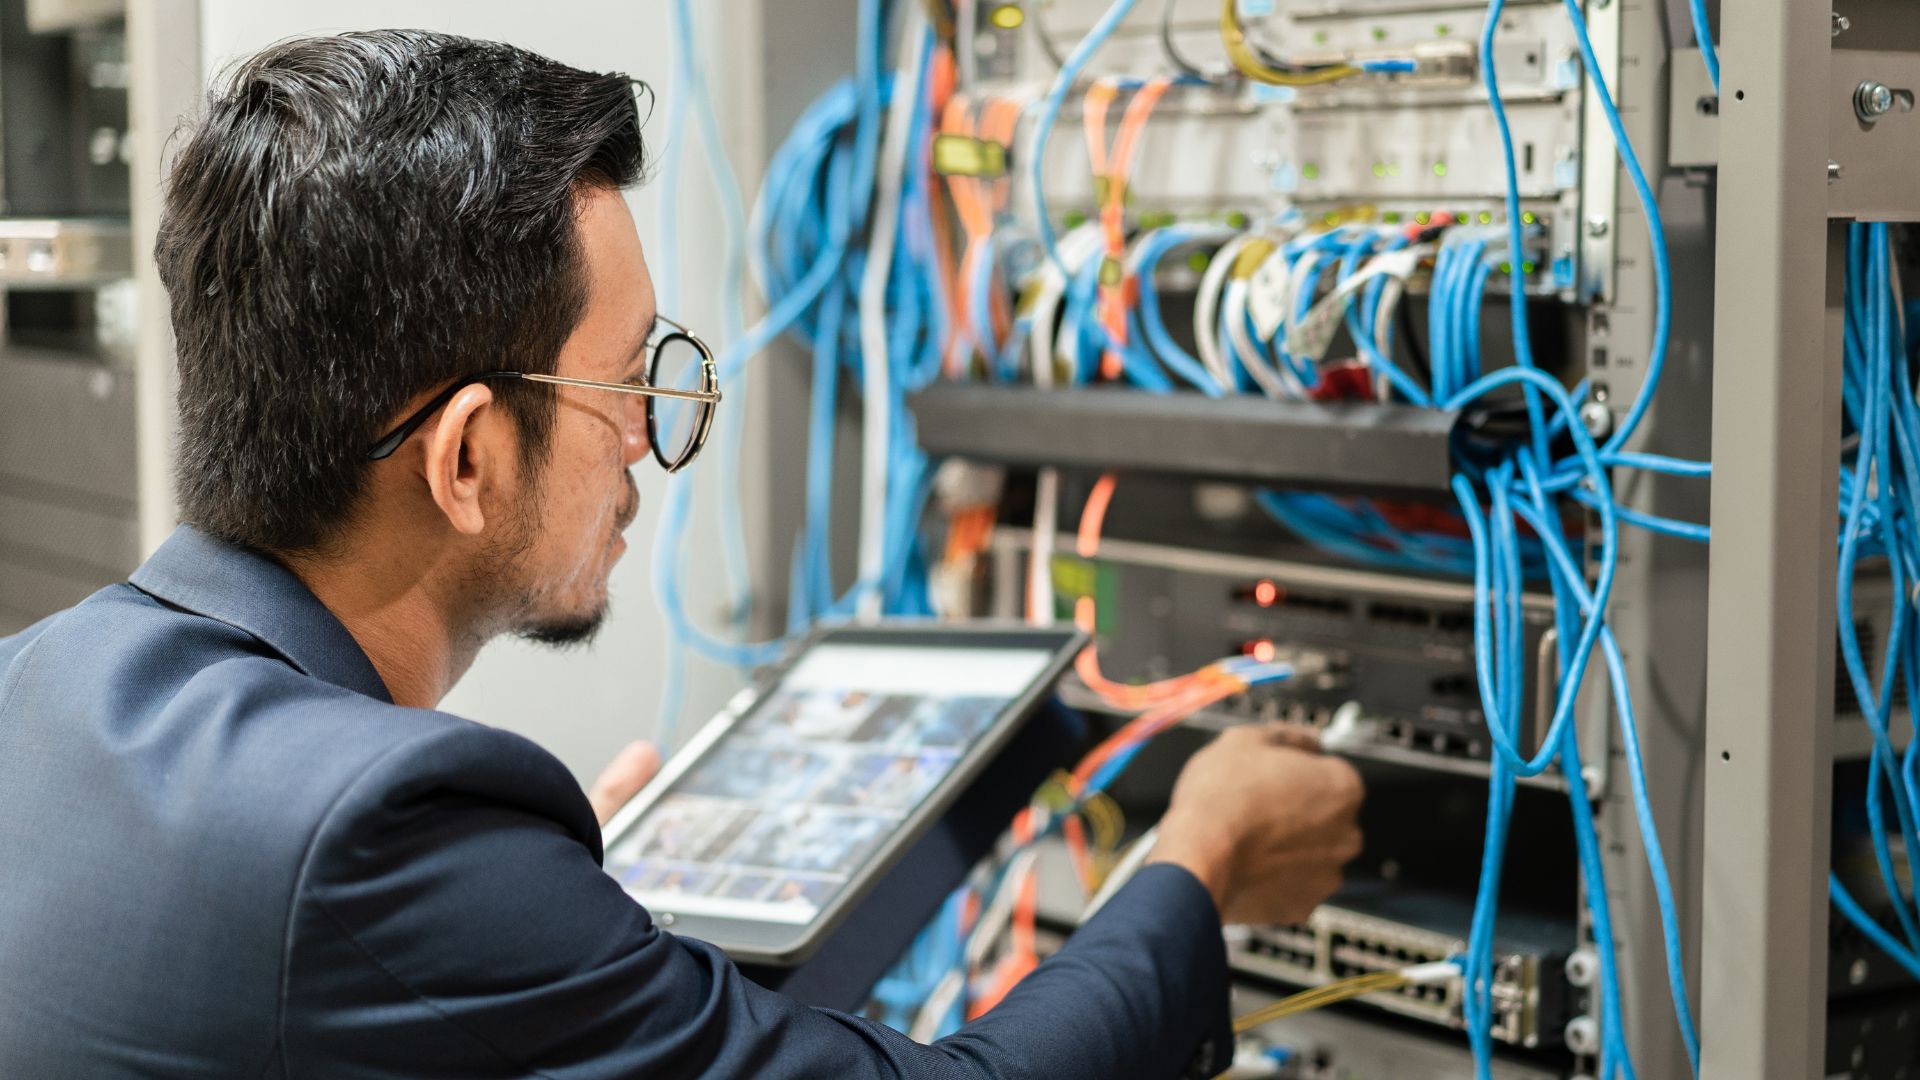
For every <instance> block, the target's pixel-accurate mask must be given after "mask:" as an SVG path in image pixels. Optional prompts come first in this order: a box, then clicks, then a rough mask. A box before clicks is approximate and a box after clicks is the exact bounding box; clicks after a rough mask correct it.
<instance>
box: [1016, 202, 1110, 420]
mask: <svg viewBox="0 0 1920 1080" xmlns="http://www.w3.org/2000/svg"><path fill="white" fill-rule="evenodd" d="M1102 242H1103V241H1102V239H1101V234H1100V227H1099V226H1098V225H1092V224H1088V225H1082V226H1080V227H1079V228H1078V229H1075V230H1074V231H1072V232H1070V233H1068V234H1067V235H1066V237H1065V238H1063V239H1062V240H1061V241H1060V261H1061V262H1062V263H1064V264H1065V265H1066V269H1067V273H1065V274H1063V273H1061V272H1060V267H1058V266H1055V265H1054V264H1053V260H1052V259H1046V260H1043V261H1042V262H1041V263H1040V269H1039V271H1038V273H1039V274H1040V285H1039V290H1038V292H1036V293H1035V294H1034V302H1033V331H1032V334H1031V336H1030V343H1031V344H1032V347H1033V361H1032V367H1033V384H1034V385H1035V386H1038V387H1042V388H1046V387H1051V386H1052V385H1053V364H1054V356H1053V342H1054V338H1055V336H1056V335H1057V334H1059V332H1060V329H1061V328H1060V327H1059V326H1057V325H1055V323H1054V320H1055V318H1056V317H1057V316H1058V315H1059V313H1060V301H1061V300H1062V299H1063V298H1064V297H1065V296H1066V292H1067V284H1068V280H1069V278H1068V275H1070V274H1075V273H1078V272H1079V270H1080V267H1081V266H1082V265H1083V264H1084V263H1085V262H1086V259H1087V257H1088V256H1089V255H1091V254H1092V253H1093V252H1094V250H1095V249H1096V248H1098V247H1099V245H1100V244H1101V243H1102Z"/></svg>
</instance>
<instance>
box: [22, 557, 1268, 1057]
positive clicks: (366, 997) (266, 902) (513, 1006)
mask: <svg viewBox="0 0 1920 1080" xmlns="http://www.w3.org/2000/svg"><path fill="white" fill-rule="evenodd" d="M600 855H601V850H600V830H599V827H598V826H597V824H596V823H595V821H594V817H593V812H592V810H591V808H590V807H589V806H588V804H587V800H586V797H585V796H584V795H583V794H582V793H581V790H580V787H579V785H578V784H577V783H576V782H575V781H574V779H573V777H572V775H571V774H569V773H568V771H567V770H566V768H564V767H563V766H562V765H561V764H560V762H559V761H558V760H556V759H555V758H554V757H553V756H552V755H550V754H548V753H547V752H545V751H544V750H542V749H540V748H539V747H538V746H536V745H534V744H533V743H531V742H528V741H527V740H525V739H523V738H520V737H518V736H516V735H512V734H509V733H507V732H504V731H498V730H495V729H493V728H489V727H486V726H483V725H481V724H476V723H473V722H471V721H467V720H462V719H460V718H458V717H454V716H449V715H447V714H445V713H440V712H435V711H431V710H426V709H406V708H401V707H399V706H396V705H394V704H392V702H391V701H390V699H389V698H388V696H387V691H386V687H385V686H384V685H383V684H382V682H381V680H380V677H379V675H378V674H377V673H376V672H375V671H374V668H373V665H372V663H371V662H369V661H368V659H367V657H366V655H365V654H364V653H363V652H361V650H360V649H359V647H358V646H357V645H356V644H355V642H354V640H353V638H352V637H351V636H349V635H348V633H347V631H346V629H345V628H344V627H343V626H341V624H340V623H339V621H338V620H336V619H335V618H334V617H333V616H332V615H331V614H330V613H329V612H328V611H327V609H326V608H325V607H323V606H322V605H321V604H320V602H319V601H318V600H317V599H316V598H315V597H314V596H313V594H312V593H310V592H309V591H307V589H306V588H305V587H303V586H302V585H301V584H300V582H299V581H298V580H297V579H296V578H295V577H294V576H293V575H292V574H290V573H288V572H287V571H286V570H285V569H283V568H282V567H280V566H279V565H278V564H276V563H274V562H273V561H271V560H269V559H266V558H263V557H261V556H259V555H257V554H252V553H249V552H246V551H243V550H240V549H237V548H235V547H232V546H230V545H227V544H224V543H222V542H219V541H217V540H214V539H212V538H210V537H208V536H207V535H205V534H203V533H200V532H197V531H195V530H193V529H191V528H183V529H181V530H180V531H179V532H177V533H176V534H175V535H174V536H173V537H172V538H171V539H170V540H168V541H167V543H166V545H165V546H164V547H162V548H161V549H160V551H159V552H158V553H156V554H155V555H154V557H153V558H152V559H151V560H150V561H148V562H147V564H146V565H145V566H143V567H141V568H140V570H139V571H138V572H137V573H135V574H134V575H133V577H132V579H131V582H130V583H128V584H122V585H115V586H112V587H110V588H107V589H105V590H103V591H101V592H99V593H97V594H96V595H94V596H93V597H91V598H89V599H88V600H86V601H85V602H83V603H81V604H80V605H78V606H77V607H74V608H71V609H69V610H67V611H65V612H62V613H60V614H58V615H55V616H53V617H51V618H49V619H46V620H44V621H42V622H40V623H39V624H37V625H35V626H33V627H31V628H29V629H28V630H27V631H25V632H24V633H22V634H20V635H17V636H15V637H12V638H7V639H0V1077H19V1078H23V1080H27V1078H31V1080H38V1078H41V1077H68V1076H86V1077H134V1076H139V1077H155V1076H167V1077H193V1078H196V1080H204V1078H209V1077H327V1078H333V1077H408V1078H416V1077H461V1078H478V1077H525V1076H544V1077H555V1078H589V1077H663V1078H664V1077H715V1078H717V1077H834V1078H840V1077H846V1078H867V1077H873V1078H880V1077H927V1078H942V1080H961V1078H974V1077H982V1078H984V1077H1032V1078H1035V1080H1041V1078H1044V1080H1088V1078H1095V1080H1097V1078H1104V1077H1130V1078H1131V1077H1141V1078H1156V1077H1168V1078H1172V1077H1176V1076H1181V1075H1183V1074H1184V1075H1189V1076H1211V1075H1213V1074H1214V1073H1215V1072H1217V1071H1218V1070H1219V1068H1221V1067H1224V1065H1225V1064H1226V1058H1227V1057H1228V1056H1229V1055H1230V1053H1231V1045H1230V1043H1231V1038H1230V1036H1229V1034H1228V1032H1227V1026H1226V1025H1227V971H1226V959H1225V954H1224V948H1223V945H1222V943H1221V937H1220V925H1219V921H1218V916H1217V914H1216V913H1215V911H1214V909H1213V904H1212V901H1211V899H1210V898H1209V897H1208V895H1207V893H1206V891H1205V890H1204V889H1203V888H1202V887H1201V886H1200V884H1199V882H1197V881H1196V880H1195V879H1194V878H1193V877H1192V876H1191V875H1189V874H1187V873H1186V872H1185V871H1183V870H1180V869H1177V868H1174V867H1168V866H1155V867H1148V868H1147V869H1146V871H1144V872H1143V873H1142V874H1141V875H1140V876H1139V877H1138V878H1136V879H1135V880H1134V881H1133V882H1132V883H1131V884H1129V885H1128V886H1127V887H1126V888H1125V889H1123V890H1122V891H1121V892H1120V894H1119V895H1118V896H1117V897H1115V898H1114V900H1113V901H1112V902H1111V903H1110V904H1109V905H1108V906H1107V907H1106V908H1105V909H1104V910H1103V911H1102V912H1101V913H1100V915H1099V916H1098V917H1096V918H1095V919H1093V920H1092V921H1091V922H1090V923H1088V925H1087V926H1086V927H1084V928H1083V929H1082V930H1081V931H1080V932H1079V933H1078V934H1076V935H1075V936H1074V938H1073V940H1072V941H1071V943H1069V944H1068V945H1067V946H1066V947H1065V948H1064V949H1063V950H1062V951H1061V952H1060V953H1059V954H1057V955H1056V956H1054V957H1053V958H1051V959H1050V960H1048V961H1047V962H1046V963H1044V964H1042V965H1041V966H1040V968H1039V970H1038V971H1036V972H1034V973H1033V974H1032V975H1031V976H1030V977H1029V978H1028V979H1027V980H1026V981H1025V982H1023V983H1022V984H1021V985H1020V986H1019V988H1018V989H1017V990H1015V991H1014V992H1013V993H1012V994H1011V995H1009V996H1008V997H1007V999H1006V1000H1005V1002H1004V1003H1003V1004H1002V1005H1001V1006H1000V1007H999V1008H997V1009H995V1010H994V1011H993V1012H992V1013H991V1014H989V1015H988V1016H987V1017H985V1018H983V1019H981V1020H980V1021H978V1022H976V1023H974V1024H971V1025H969V1026H968V1027H967V1028H966V1029H965V1030H963V1031H961V1032H960V1033H959V1034H957V1035H955V1036H953V1037H951V1038H948V1039H944V1040H941V1041H940V1042H938V1043H935V1044H933V1045H931V1046H922V1045H918V1044H916V1043H914V1042H912V1041H911V1040H909V1039H907V1038H905V1037H904V1036H902V1035H899V1034H897V1033H895V1032H893V1031H891V1030H889V1029H887V1028H885V1027H882V1026H880V1025H878V1024H874V1023H870V1022H868V1021H865V1020H862V1019H859V1018H856V1017H852V1016H848V1015H844V1014H840V1013H834V1012H829V1011H825V1010H819V1009H811V1008H807V1007H805V1006H802V1005H799V1004H798V1003H796V1002H794V1001H792V1000H790V999H788V998H785V997H782V996H780V995H778V994H775V993H772V992H770V991H767V990H765V989H762V988H760V987H758V986H756V985H755V984H753V983H751V982H749V981H748V980H747V979H745V978H743V977H742V976H741V975H740V974H739V973H738V972H737V971H736V970H735V969H734V967H733V965H732V964H731V963H730V962H729V961H728V960H727V958H726V957H725V956H724V955H722V954H721V953H720V952H719V950H717V949H715V948H713V947H712V946H709V945H706V944H704V943H701V942H698V941H693V940H689V939H687V938H683V937H678V936H676V935H673V934H670V933H666V932H664V931H662V930H661V929H660V928H659V927H657V926H655V925H654V923H653V921H652V920H651V919H650V918H649V917H648V915H647V912H646V910H645V909H643V908H641V907H640V906H639V905H638V904H636V903H634V902H633V900H632V899H630V898H629V897H628V896H627V895H626V893H624V892H623V891H622V890H621V889H620V887H619V885H618V884H616V883H615V882H614V881H613V879H611V878H610V877H608V876H607V875H606V874H605V873H603V872H602V871H601V869H600Z"/></svg>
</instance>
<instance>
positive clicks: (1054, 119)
mask: <svg viewBox="0 0 1920 1080" xmlns="http://www.w3.org/2000/svg"><path fill="white" fill-rule="evenodd" d="M1138 2H1139V0H1114V2H1113V5H1112V6H1111V7H1109V8H1107V11H1106V14H1104V15H1102V16H1100V21H1099V22H1097V23H1095V24H1093V29H1091V30H1089V31H1087V36H1086V37H1083V38H1081V39H1080V43H1079V44H1078V45H1075V46H1074V47H1073V51H1072V52H1071V53H1069V54H1067V58H1066V60H1065V61H1064V62H1062V63H1061V65H1060V71H1059V73H1058V74H1057V75H1055V76H1054V79H1053V85H1052V86H1051V87H1050V88H1048V90H1047V96H1046V98H1045V99H1044V100H1042V101H1041V103H1040V110H1039V112H1038V113H1037V114H1036V115H1035V117H1034V122H1033V135H1032V137H1031V140H1030V142H1029V143H1028V147H1029V149H1028V152H1027V180H1028V182H1029V183H1030V184H1031V185H1032V194H1033V212H1034V217H1035V219H1036V220H1037V221H1038V222H1039V226H1040V243H1041V246H1043V247H1044V248H1046V251H1047V258H1048V259H1049V260H1050V261H1051V262H1052V263H1053V265H1054V268H1055V269H1056V270H1058V271H1060V272H1061V273H1063V274H1064V273H1066V272H1067V268H1066V264H1065V263H1062V262H1061V261H1060V244H1059V237H1058V236H1057V235H1056V234H1055V232H1054V229H1053V221H1052V219H1051V217H1050V216H1049V214H1048V211H1047V192H1046V184H1045V172H1046V164H1047V140H1048V138H1050V137H1051V136H1052V135H1053V129H1054V126H1055V125H1056V124H1058V123H1059V121H1060V110H1061V109H1062V108H1064V107H1065V105H1066V103H1067V95H1068V94H1069V93H1071V92H1072V90H1073V84H1074V83H1075V82H1078V81H1079V79H1080V74H1081V72H1083V71H1085V70H1086V68H1087V64H1088V63H1089V62H1091V61H1092V60H1093V54H1094V53H1096V52H1099V51H1100V46H1102V45H1104V44H1106V41H1107V39H1108V38H1110V37H1112V36H1113V32H1114V30H1116V29H1117V28H1118V27H1119V26H1120V24H1121V22H1123V21H1125V19H1126V17H1127V16H1128V15H1129V14H1131V13H1132V11H1133V8H1134V5H1135V4H1137V3H1138Z"/></svg>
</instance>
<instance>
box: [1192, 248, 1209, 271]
mask: <svg viewBox="0 0 1920 1080" xmlns="http://www.w3.org/2000/svg"><path fill="white" fill-rule="evenodd" d="M1211 262H1213V259H1212V257H1210V256H1209V255H1208V254H1207V253H1206V252H1204V251H1196V252H1194V253H1193V254H1191V255H1189V256H1187V269H1189V270H1191V271H1193V272H1194V273H1196V274H1200V273H1205V272H1206V269H1207V264H1209V263H1211Z"/></svg>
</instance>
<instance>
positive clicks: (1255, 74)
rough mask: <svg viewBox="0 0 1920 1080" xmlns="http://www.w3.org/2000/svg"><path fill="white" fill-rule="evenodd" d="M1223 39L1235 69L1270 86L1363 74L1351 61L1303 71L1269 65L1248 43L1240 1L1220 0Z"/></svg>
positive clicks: (1319, 83) (1315, 83)
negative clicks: (1241, 22) (1241, 16)
mask: <svg viewBox="0 0 1920 1080" xmlns="http://www.w3.org/2000/svg"><path fill="white" fill-rule="evenodd" d="M1220 40H1221V41H1222V42H1224V43H1225V44H1226V47H1227V58H1228V59H1229V60H1232V61H1233V66H1234V69H1235V70H1236V71H1238V72H1240V74H1242V75H1245V76H1246V77H1247V78H1249V79H1252V80H1253V81H1254V82H1259V83H1266V84H1267V85H1268V86H1325V85H1327V84H1328V83H1335V82H1339V81H1340V80H1341V79H1350V78H1352V77H1353V76H1355V75H1358V74H1360V69H1359V68H1357V67H1355V66H1353V65H1352V64H1334V65H1331V66H1329V67H1322V68H1314V69H1313V70H1311V71H1303V72H1293V71H1281V70H1280V69H1278V68H1275V67H1270V66H1269V65H1268V64H1267V63H1266V62H1265V61H1264V60H1262V59H1261V58H1260V54H1259V53H1257V52H1255V51H1254V49H1253V46H1251V45H1249V44H1248V43H1247V31H1246V28H1245V27H1243V26H1241V25H1240V10H1239V7H1238V0H1220Z"/></svg>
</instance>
